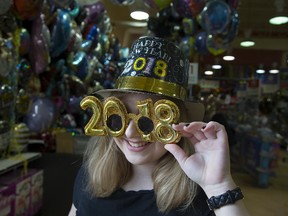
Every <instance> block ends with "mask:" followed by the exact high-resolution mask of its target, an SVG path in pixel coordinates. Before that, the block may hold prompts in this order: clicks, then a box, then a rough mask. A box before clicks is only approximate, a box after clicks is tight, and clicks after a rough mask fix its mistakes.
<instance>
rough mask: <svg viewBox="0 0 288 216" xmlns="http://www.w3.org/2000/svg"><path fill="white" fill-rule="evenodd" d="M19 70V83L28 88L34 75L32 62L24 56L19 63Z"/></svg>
mask: <svg viewBox="0 0 288 216" xmlns="http://www.w3.org/2000/svg"><path fill="white" fill-rule="evenodd" d="M17 72H18V85H19V86H20V87H21V88H24V89H26V88H27V84H28V82H29V79H30V78H31V76H32V68H31V64H30V62H29V61H28V60H27V59H25V58H23V59H21V60H20V62H19V63H18V65H17Z"/></svg>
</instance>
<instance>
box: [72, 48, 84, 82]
mask: <svg viewBox="0 0 288 216" xmlns="http://www.w3.org/2000/svg"><path fill="white" fill-rule="evenodd" d="M71 66H72V69H73V70H74V71H75V75H76V76H77V77H79V78H80V79H81V80H85V79H86V77H87V75H88V57H87V55H86V53H85V52H82V51H79V52H77V53H76V54H75V56H74V58H73V60H72V63H71Z"/></svg>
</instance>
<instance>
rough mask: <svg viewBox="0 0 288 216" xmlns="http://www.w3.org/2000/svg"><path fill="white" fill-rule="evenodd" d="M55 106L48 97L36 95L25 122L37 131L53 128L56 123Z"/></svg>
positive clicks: (32, 129)
mask: <svg viewBox="0 0 288 216" xmlns="http://www.w3.org/2000/svg"><path fill="white" fill-rule="evenodd" d="M54 118H55V108H54V104H53V102H52V101H51V100H50V99H49V98H46V97H44V96H43V97H41V96H39V97H36V98H35V99H34V100H33V102H32V105H31V107H30V109H29V111H28V113H27V114H26V115H25V117H24V123H26V124H27V126H28V128H29V129H30V130H31V131H33V132H36V133H42V132H45V131H47V130H49V129H50V128H51V126H52V125H53V123H54V120H55V119H54Z"/></svg>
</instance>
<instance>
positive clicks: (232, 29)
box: [219, 9, 239, 44]
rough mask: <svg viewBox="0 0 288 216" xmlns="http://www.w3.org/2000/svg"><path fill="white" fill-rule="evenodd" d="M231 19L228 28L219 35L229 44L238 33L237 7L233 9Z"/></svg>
mask: <svg viewBox="0 0 288 216" xmlns="http://www.w3.org/2000/svg"><path fill="white" fill-rule="evenodd" d="M231 14H232V15H231V20H230V23H229V25H228V26H227V28H226V29H225V30H224V31H223V32H222V33H221V34H220V35H219V37H221V38H222V39H223V42H224V43H226V44H228V43H230V42H232V41H233V40H234V39H235V38H236V36H237V34H238V27H239V16H238V12H237V10H235V9H232V10H231Z"/></svg>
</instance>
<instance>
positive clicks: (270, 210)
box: [231, 151, 288, 216]
mask: <svg viewBox="0 0 288 216" xmlns="http://www.w3.org/2000/svg"><path fill="white" fill-rule="evenodd" d="M231 169H232V173H233V176H234V178H235V181H236V183H237V184H238V185H239V186H240V187H241V189H242V191H243V192H244V195H245V200H244V202H245V204H246V206H247V208H248V210H249V212H250V213H251V216H287V215H288V152H285V151H281V157H280V159H279V161H278V166H277V168H276V169H275V174H276V175H275V177H271V178H270V181H269V185H268V187H266V188H261V187H259V186H258V185H257V180H256V179H255V177H252V176H251V175H249V174H248V173H246V172H243V171H242V170H241V169H240V168H239V167H237V165H236V164H232V167H231Z"/></svg>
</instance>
